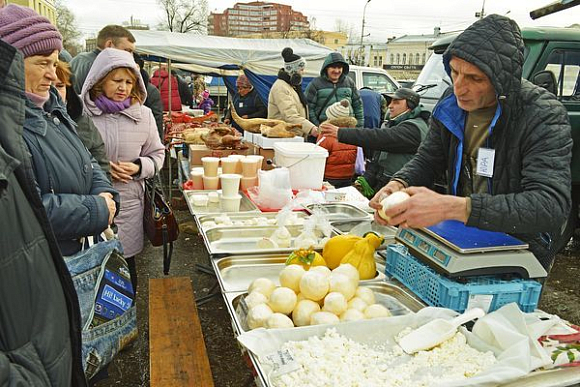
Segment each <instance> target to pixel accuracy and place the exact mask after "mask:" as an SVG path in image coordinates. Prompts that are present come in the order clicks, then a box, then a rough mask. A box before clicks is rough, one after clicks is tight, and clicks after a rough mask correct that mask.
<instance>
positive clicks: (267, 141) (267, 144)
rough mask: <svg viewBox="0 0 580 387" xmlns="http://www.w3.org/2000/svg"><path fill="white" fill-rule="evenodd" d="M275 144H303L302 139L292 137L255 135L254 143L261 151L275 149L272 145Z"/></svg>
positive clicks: (300, 137)
mask: <svg viewBox="0 0 580 387" xmlns="http://www.w3.org/2000/svg"><path fill="white" fill-rule="evenodd" d="M277 142H304V137H302V136H294V137H283V138H278V137H266V136H264V135H261V134H257V135H256V137H255V143H256V145H258V146H259V147H260V148H262V149H276V148H275V147H274V145H275V144H276V143H277Z"/></svg>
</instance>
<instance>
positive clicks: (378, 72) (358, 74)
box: [348, 65, 401, 94]
mask: <svg viewBox="0 0 580 387" xmlns="http://www.w3.org/2000/svg"><path fill="white" fill-rule="evenodd" d="M348 76H349V77H351V78H352V80H353V81H354V83H355V84H356V88H357V89H359V90H360V89H361V88H363V87H368V88H371V89H373V90H374V91H378V92H379V93H381V94H383V93H392V92H394V91H395V90H397V89H398V88H399V87H401V86H400V85H399V83H398V82H397V81H395V79H394V78H393V77H391V75H390V74H389V73H388V72H386V71H385V70H383V69H379V68H375V67H362V66H354V65H350V66H349V73H348Z"/></svg>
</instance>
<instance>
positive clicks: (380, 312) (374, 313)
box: [364, 304, 391, 319]
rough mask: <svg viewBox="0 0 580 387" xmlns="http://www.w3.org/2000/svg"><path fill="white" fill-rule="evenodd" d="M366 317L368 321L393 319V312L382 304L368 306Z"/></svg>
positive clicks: (365, 312)
mask: <svg viewBox="0 0 580 387" xmlns="http://www.w3.org/2000/svg"><path fill="white" fill-rule="evenodd" d="M364 315H365V318H366V319H372V318H379V317H391V312H390V311H389V310H388V309H387V308H385V307H384V306H382V305H380V304H372V305H369V306H367V308H366V309H365V311H364Z"/></svg>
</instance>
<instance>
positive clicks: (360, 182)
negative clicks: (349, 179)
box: [353, 176, 375, 199]
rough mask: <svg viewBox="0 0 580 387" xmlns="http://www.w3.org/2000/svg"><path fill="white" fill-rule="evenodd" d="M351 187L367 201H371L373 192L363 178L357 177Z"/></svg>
mask: <svg viewBox="0 0 580 387" xmlns="http://www.w3.org/2000/svg"><path fill="white" fill-rule="evenodd" d="M353 186H354V187H355V188H356V189H357V190H358V191H359V192H360V193H362V194H363V196H364V197H365V198H367V199H371V198H372V197H373V196H375V190H374V189H372V187H371V186H370V185H369V183H368V181H367V179H365V178H364V176H359V177H357V178H356V180H355V181H354V183H353Z"/></svg>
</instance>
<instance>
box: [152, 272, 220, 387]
mask: <svg viewBox="0 0 580 387" xmlns="http://www.w3.org/2000/svg"><path fill="white" fill-rule="evenodd" d="M149 359H150V360H149V368H150V377H151V384H150V385H151V387H174V386H175V387H179V386H200V387H201V386H203V387H213V385H214V384H213V378H212V374H211V368H210V365H209V360H208V357H207V353H206V349H205V342H204V340H203V333H202V331H201V325H200V324H199V318H198V316H197V308H196V306H195V300H194V295H193V288H192V286H191V279H190V278H186V277H167V278H152V279H150V280H149Z"/></svg>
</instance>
